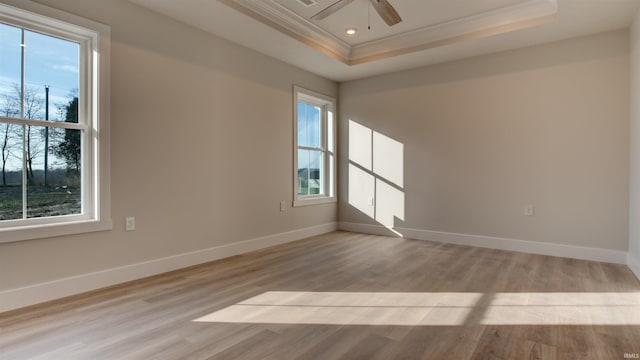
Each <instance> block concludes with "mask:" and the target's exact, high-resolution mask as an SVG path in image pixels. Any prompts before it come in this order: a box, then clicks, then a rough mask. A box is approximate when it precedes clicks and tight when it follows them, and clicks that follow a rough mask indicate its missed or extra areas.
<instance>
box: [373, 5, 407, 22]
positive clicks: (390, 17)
mask: <svg viewBox="0 0 640 360" xmlns="http://www.w3.org/2000/svg"><path fill="white" fill-rule="evenodd" d="M370 1H371V4H373V7H374V9H376V11H377V12H378V14H379V15H380V17H381V18H382V20H384V22H386V23H387V25H389V26H393V25H395V24H397V23H399V22H400V21H402V18H401V17H400V15H399V14H398V12H397V11H396V9H394V8H393V6H391V4H389V2H388V1H387V0H370Z"/></svg>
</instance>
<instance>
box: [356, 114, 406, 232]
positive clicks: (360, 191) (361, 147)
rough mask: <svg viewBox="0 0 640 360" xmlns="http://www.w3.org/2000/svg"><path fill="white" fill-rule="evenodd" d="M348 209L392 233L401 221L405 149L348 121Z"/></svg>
mask: <svg viewBox="0 0 640 360" xmlns="http://www.w3.org/2000/svg"><path fill="white" fill-rule="evenodd" d="M348 201H349V205H351V206H353V207H354V208H356V209H358V210H359V211H361V212H362V213H363V214H365V215H367V216H368V217H370V218H371V219H373V220H375V221H376V222H378V223H380V224H381V225H383V226H385V227H386V228H387V229H389V230H391V231H393V232H394V233H396V234H397V235H399V236H402V234H400V233H399V232H398V231H396V230H394V229H393V228H394V226H395V225H396V224H395V223H396V219H398V220H401V221H404V208H405V199H404V145H403V144H402V143H401V142H399V141H396V140H394V139H392V138H390V137H388V136H385V135H383V134H380V133H379V132H377V131H373V130H372V129H370V128H368V127H366V126H364V125H361V124H359V123H357V122H355V121H353V120H349V196H348Z"/></svg>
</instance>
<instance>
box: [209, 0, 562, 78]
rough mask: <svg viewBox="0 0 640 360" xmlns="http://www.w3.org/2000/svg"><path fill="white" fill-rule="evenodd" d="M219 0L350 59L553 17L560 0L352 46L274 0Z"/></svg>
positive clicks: (363, 60) (401, 51) (538, 0)
mask: <svg viewBox="0 0 640 360" xmlns="http://www.w3.org/2000/svg"><path fill="white" fill-rule="evenodd" d="M218 1H220V2H221V3H223V4H225V5H227V6H229V7H231V8H233V9H236V10H238V11H240V12H242V13H243V14H245V15H248V16H250V17H252V18H254V19H255V20H258V21H260V22H261V23H263V24H265V25H267V26H269V27H271V28H273V29H275V30H277V31H280V32H281V33H283V34H285V35H287V36H289V37H291V38H294V39H296V40H298V41H300V42H302V43H304V44H307V45H308V46H310V47H312V48H314V49H316V50H318V51H320V52H322V53H324V54H325V55H328V56H330V57H332V58H334V59H336V60H338V61H341V62H343V63H345V64H347V65H357V64H363V63H367V62H371V61H376V60H381V59H385V58H389V57H394V56H399V55H404V54H409V53H412V52H417V51H422V50H426V49H430V48H435V47H439V46H444V45H449V44H453V43H457V42H461V41H469V40H473V39H480V38H484V37H488V36H493V35H497V34H501V33H506V32H510V31H515V30H519V29H523V28H527V27H531V26H536V25H539V24H542V23H545V22H548V21H552V20H553V19H555V16H556V14H557V12H558V5H557V0H529V1H525V2H523V3H519V4H515V5H510V6H507V7H504V8H500V9H496V10H492V11H487V12H483V13H479V14H475V15H472V16H467V17H463V18H459V19H455V20H452V21H447V22H444V23H440V24H434V25H429V26H425V27H422V28H419V29H416V30H412V31H409V32H405V33H402V34H397V35H393V36H389V37H386V38H382V39H378V40H374V41H370V42H366V43H362V44H357V45H353V46H351V45H349V44H348V43H346V42H345V41H343V40H342V39H340V38H338V37H336V36H335V35H333V34H331V33H329V32H328V31H326V30H324V29H322V28H321V27H319V26H318V25H316V24H314V23H313V22H311V21H310V20H308V19H305V18H304V17H302V16H300V15H298V14H296V13H295V12H293V11H291V10H289V9H288V8H286V7H284V6H282V5H281V4H279V3H278V2H276V1H275V0H261V1H256V0H218Z"/></svg>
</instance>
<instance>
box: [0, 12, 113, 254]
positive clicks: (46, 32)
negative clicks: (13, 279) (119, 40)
mask: <svg viewBox="0 0 640 360" xmlns="http://www.w3.org/2000/svg"><path fill="white" fill-rule="evenodd" d="M10 3H11V4H13V5H14V6H10V5H5V4H0V54H2V56H0V150H1V151H2V153H1V155H2V157H0V160H1V162H0V167H1V169H2V173H0V235H2V237H1V238H0V242H7V241H18V240H24V239H32V238H39V237H46V236H56V235H65V234H73V233H80V232H87V231H99V230H106V229H110V228H111V221H110V219H109V199H108V189H109V186H108V169H109V166H108V147H109V146H108V145H109V143H108V103H109V102H108V78H106V77H105V75H106V74H108V57H109V28H108V26H105V25H102V24H98V23H95V22H92V21H90V20H87V19H83V18H80V17H77V16H75V15H71V14H67V13H64V12H62V11H59V10H56V9H52V8H49V7H47V6H44V5H41V4H37V3H33V2H30V1H20V2H13V1H10ZM5 54H6V56H5ZM101 77H102V78H103V80H101V81H100V78H101ZM47 103H48V104H47ZM99 103H101V104H102V106H101V107H99V106H98V105H99ZM47 105H48V106H47ZM3 145H5V146H4V147H3ZM45 164H46V166H45ZM49 225H51V226H53V227H50V226H49Z"/></svg>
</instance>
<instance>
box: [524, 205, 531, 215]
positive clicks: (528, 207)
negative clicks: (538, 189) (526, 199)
mask: <svg viewBox="0 0 640 360" xmlns="http://www.w3.org/2000/svg"><path fill="white" fill-rule="evenodd" d="M524 216H533V205H531V204H527V205H525V206H524Z"/></svg>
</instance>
